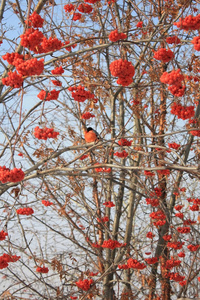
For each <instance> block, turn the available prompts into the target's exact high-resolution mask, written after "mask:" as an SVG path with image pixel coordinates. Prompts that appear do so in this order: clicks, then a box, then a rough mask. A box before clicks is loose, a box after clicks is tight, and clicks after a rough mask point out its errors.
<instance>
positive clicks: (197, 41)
mask: <svg viewBox="0 0 200 300" xmlns="http://www.w3.org/2000/svg"><path fill="white" fill-rule="evenodd" d="M191 43H192V44H193V45H194V49H195V50H196V51H200V35H199V36H195V37H194V38H193V40H192V41H191Z"/></svg>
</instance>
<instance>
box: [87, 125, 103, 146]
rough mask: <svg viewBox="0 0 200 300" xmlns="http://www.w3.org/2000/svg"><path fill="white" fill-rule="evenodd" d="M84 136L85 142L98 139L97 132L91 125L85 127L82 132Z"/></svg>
mask: <svg viewBox="0 0 200 300" xmlns="http://www.w3.org/2000/svg"><path fill="white" fill-rule="evenodd" d="M84 137H85V141H86V143H92V142H97V141H98V140H99V139H100V136H99V134H98V132H96V130H94V129H93V128H92V127H88V128H87V129H86V131H85V132H84Z"/></svg>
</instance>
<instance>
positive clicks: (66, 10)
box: [64, 3, 75, 13]
mask: <svg viewBox="0 0 200 300" xmlns="http://www.w3.org/2000/svg"><path fill="white" fill-rule="evenodd" d="M64 10H65V12H66V13H68V12H71V11H72V10H75V5H73V4H72V3H70V4H66V5H65V6H64Z"/></svg>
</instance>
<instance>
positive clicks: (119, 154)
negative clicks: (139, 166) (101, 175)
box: [114, 150, 128, 158]
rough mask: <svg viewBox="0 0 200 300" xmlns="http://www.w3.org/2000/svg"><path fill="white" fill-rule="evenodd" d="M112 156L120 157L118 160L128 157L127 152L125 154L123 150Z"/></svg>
mask: <svg viewBox="0 0 200 300" xmlns="http://www.w3.org/2000/svg"><path fill="white" fill-rule="evenodd" d="M114 156H117V157H120V158H125V157H127V156H128V152H126V151H125V150H123V151H122V152H115V153H114Z"/></svg>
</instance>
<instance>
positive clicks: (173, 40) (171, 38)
mask: <svg viewBox="0 0 200 300" xmlns="http://www.w3.org/2000/svg"><path fill="white" fill-rule="evenodd" d="M166 43H168V44H180V43H181V40H180V39H179V38H178V37H177V36H176V35H174V36H168V37H167V38H166Z"/></svg>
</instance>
